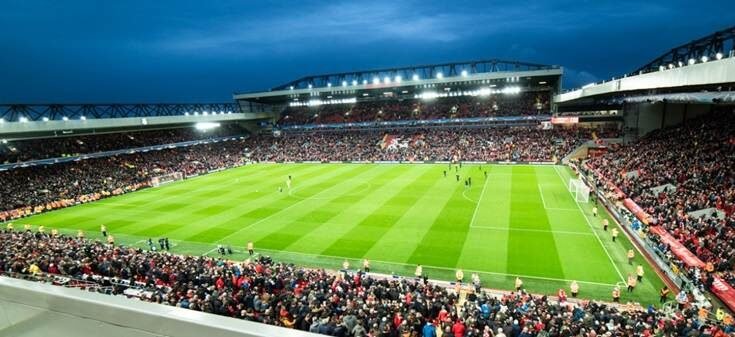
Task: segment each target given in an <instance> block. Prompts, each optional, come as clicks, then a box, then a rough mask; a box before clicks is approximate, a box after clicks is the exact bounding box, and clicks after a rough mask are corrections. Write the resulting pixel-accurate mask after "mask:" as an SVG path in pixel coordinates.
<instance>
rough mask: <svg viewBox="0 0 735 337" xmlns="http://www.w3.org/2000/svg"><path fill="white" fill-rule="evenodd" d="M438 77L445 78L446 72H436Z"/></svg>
mask: <svg viewBox="0 0 735 337" xmlns="http://www.w3.org/2000/svg"><path fill="white" fill-rule="evenodd" d="M436 78H438V79H440V80H441V79H442V78H444V74H442V72H441V71H440V72H438V73H436Z"/></svg>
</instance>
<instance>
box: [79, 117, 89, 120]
mask: <svg viewBox="0 0 735 337" xmlns="http://www.w3.org/2000/svg"><path fill="white" fill-rule="evenodd" d="M79 119H80V120H83V121H86V120H87V117H84V116H81V117H79Z"/></svg>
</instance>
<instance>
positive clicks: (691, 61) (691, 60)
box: [689, 59, 697, 65]
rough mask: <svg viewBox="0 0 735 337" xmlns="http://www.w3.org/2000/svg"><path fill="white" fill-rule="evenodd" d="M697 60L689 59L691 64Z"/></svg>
mask: <svg viewBox="0 0 735 337" xmlns="http://www.w3.org/2000/svg"><path fill="white" fill-rule="evenodd" d="M696 62H697V60H695V59H689V65H692V64H694V63H696Z"/></svg>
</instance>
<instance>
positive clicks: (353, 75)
mask: <svg viewBox="0 0 735 337" xmlns="http://www.w3.org/2000/svg"><path fill="white" fill-rule="evenodd" d="M559 68H560V67H559V66H553V65H544V64H536V63H528V62H520V61H505V60H498V59H491V60H480V61H466V62H449V63H439V64H427V65H418V66H409V67H393V68H382V69H372V70H361V71H349V72H341V73H332V74H323V75H312V76H305V77H302V78H300V79H297V80H295V81H291V82H288V83H285V84H282V85H279V86H277V87H275V88H273V89H271V90H272V91H276V90H286V89H303V88H308V87H309V85H311V86H312V87H326V86H327V85H329V84H330V83H331V84H332V85H339V84H341V83H343V82H346V83H352V81H356V82H357V83H363V82H364V81H367V82H372V81H373V79H375V78H378V79H380V80H381V81H383V79H384V78H386V77H387V78H391V79H395V78H402V79H404V80H408V79H412V78H414V76H418V77H419V78H423V79H427V78H435V77H437V75H439V74H441V75H442V76H445V77H453V76H460V75H463V74H464V75H469V74H478V73H491V72H513V71H528V70H549V69H559Z"/></svg>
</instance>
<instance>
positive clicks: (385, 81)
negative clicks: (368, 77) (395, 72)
mask: <svg viewBox="0 0 735 337" xmlns="http://www.w3.org/2000/svg"><path fill="white" fill-rule="evenodd" d="M383 83H385V84H388V83H390V77H388V76H386V77H384V78H383Z"/></svg>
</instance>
